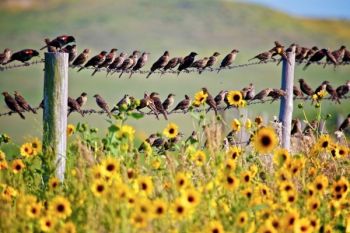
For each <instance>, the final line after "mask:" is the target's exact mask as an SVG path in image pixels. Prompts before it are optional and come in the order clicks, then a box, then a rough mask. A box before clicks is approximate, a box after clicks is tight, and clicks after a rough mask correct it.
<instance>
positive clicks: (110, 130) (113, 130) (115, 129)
mask: <svg viewBox="0 0 350 233" xmlns="http://www.w3.org/2000/svg"><path fill="white" fill-rule="evenodd" d="M108 131H109V132H117V131H119V127H117V126H116V125H111V126H109V127H108Z"/></svg>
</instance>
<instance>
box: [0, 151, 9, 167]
mask: <svg viewBox="0 0 350 233" xmlns="http://www.w3.org/2000/svg"><path fill="white" fill-rule="evenodd" d="M7 167H8V164H7V161H6V155H5V153H4V152H3V151H2V150H0V170H3V169H7Z"/></svg>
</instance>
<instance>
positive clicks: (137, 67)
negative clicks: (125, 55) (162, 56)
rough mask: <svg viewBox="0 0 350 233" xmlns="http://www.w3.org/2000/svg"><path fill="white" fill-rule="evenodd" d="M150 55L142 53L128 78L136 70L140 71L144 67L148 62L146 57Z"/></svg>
mask: <svg viewBox="0 0 350 233" xmlns="http://www.w3.org/2000/svg"><path fill="white" fill-rule="evenodd" d="M149 54H150V53H146V52H143V53H142V55H141V57H140V58H139V59H138V60H137V62H136V65H135V66H134V67H133V68H132V70H131V73H130V76H129V78H131V76H132V75H133V73H134V72H135V71H137V70H140V69H141V68H142V67H144V66H145V65H146V63H147V61H148V55H149Z"/></svg>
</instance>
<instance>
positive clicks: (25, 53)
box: [6, 49, 39, 64]
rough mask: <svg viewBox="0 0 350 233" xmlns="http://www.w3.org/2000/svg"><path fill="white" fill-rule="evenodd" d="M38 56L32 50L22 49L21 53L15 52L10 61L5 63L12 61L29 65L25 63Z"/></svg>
mask: <svg viewBox="0 0 350 233" xmlns="http://www.w3.org/2000/svg"><path fill="white" fill-rule="evenodd" d="M36 56H39V52H38V51H36V50H34V49H23V50H21V51H18V52H15V53H13V54H12V55H11V58H10V60H9V61H8V62H7V63H6V64H8V63H10V62H13V61H20V62H23V63H25V64H29V63H27V61H29V60H30V59H32V58H33V57H36Z"/></svg>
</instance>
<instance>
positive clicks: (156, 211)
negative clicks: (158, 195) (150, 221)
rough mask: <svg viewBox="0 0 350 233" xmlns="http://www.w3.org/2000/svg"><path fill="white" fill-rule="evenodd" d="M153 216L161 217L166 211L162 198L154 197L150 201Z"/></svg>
mask: <svg viewBox="0 0 350 233" xmlns="http://www.w3.org/2000/svg"><path fill="white" fill-rule="evenodd" d="M152 208H153V216H154V217H156V218H161V217H163V216H164V215H165V214H166V212H167V204H166V202H165V201H164V200H162V199H156V200H154V201H153V202H152Z"/></svg>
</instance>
